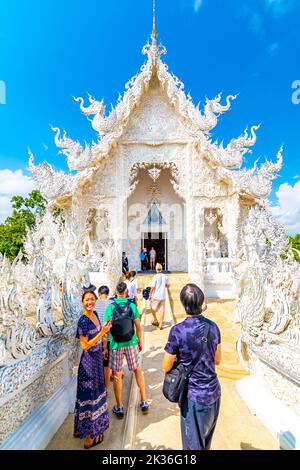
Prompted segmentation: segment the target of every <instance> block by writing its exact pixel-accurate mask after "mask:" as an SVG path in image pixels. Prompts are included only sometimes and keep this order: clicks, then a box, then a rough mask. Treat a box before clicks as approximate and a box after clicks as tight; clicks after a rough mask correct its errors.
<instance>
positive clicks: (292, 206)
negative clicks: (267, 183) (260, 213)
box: [270, 180, 300, 235]
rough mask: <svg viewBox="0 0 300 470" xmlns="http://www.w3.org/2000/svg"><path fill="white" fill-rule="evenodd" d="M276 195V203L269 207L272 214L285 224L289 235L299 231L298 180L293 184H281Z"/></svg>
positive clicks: (299, 183) (299, 199) (299, 190)
mask: <svg viewBox="0 0 300 470" xmlns="http://www.w3.org/2000/svg"><path fill="white" fill-rule="evenodd" d="M276 197H277V199H278V201H277V202H276V205H273V206H271V207H270V210H271V212H272V214H273V215H274V216H275V217H276V218H277V219H278V220H279V222H280V223H282V224H283V225H285V226H286V228H287V231H288V233H289V234H290V235H295V234H296V233H300V180H299V181H297V183H295V184H294V186H291V185H290V184H289V183H283V184H281V185H280V187H279V189H278V191H277V192H276Z"/></svg>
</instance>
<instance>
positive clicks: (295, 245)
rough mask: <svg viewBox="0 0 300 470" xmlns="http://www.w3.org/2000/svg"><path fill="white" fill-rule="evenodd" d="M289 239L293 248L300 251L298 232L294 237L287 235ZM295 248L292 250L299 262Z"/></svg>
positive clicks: (299, 256)
mask: <svg viewBox="0 0 300 470" xmlns="http://www.w3.org/2000/svg"><path fill="white" fill-rule="evenodd" d="M289 239H290V242H291V245H292V247H293V248H295V250H298V252H299V253H300V233H298V234H297V235H295V236H294V237H289ZM295 250H293V253H294V256H295V259H296V260H297V261H299V262H300V255H299V253H297V252H296V251H295Z"/></svg>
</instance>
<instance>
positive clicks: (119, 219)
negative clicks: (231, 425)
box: [30, 32, 282, 297]
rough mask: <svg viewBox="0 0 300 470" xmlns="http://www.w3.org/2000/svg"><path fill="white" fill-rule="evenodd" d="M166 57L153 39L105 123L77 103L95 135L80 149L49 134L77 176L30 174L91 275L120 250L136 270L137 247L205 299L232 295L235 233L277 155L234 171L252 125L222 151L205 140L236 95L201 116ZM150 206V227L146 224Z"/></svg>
mask: <svg viewBox="0 0 300 470" xmlns="http://www.w3.org/2000/svg"><path fill="white" fill-rule="evenodd" d="M165 53H166V50H165V48H164V47H163V46H162V45H160V46H158V45H157V41H156V34H155V32H154V34H153V35H152V42H151V44H147V45H146V46H145V47H144V48H143V54H144V55H146V57H147V61H146V63H145V64H144V65H143V66H142V68H141V70H140V72H139V73H138V74H137V75H136V76H135V77H134V78H132V79H131V80H130V81H129V82H128V83H127V84H126V87H125V88H126V91H125V93H124V95H123V96H120V98H119V100H118V104H117V106H116V107H115V108H113V109H112V110H111V112H110V113H109V115H108V116H106V114H105V106H104V104H103V101H96V100H95V99H94V98H92V97H91V96H89V105H88V106H84V100H83V98H75V100H76V101H79V102H80V109H81V112H82V113H83V114H84V115H85V116H86V117H87V118H88V119H89V120H90V122H91V125H92V127H93V128H94V129H95V131H96V137H97V141H96V142H93V143H92V144H91V145H89V146H88V145H86V146H85V148H82V146H81V144H80V143H79V141H74V140H71V139H70V138H69V137H67V135H66V132H64V133H63V135H61V131H60V130H59V129H57V128H54V131H55V132H56V135H55V142H56V145H57V146H58V148H59V149H60V153H62V154H64V155H66V157H67V162H68V166H69V169H70V171H71V172H75V174H69V175H66V174H63V173H61V172H59V173H57V172H54V171H53V169H52V168H51V166H48V165H46V164H44V165H41V166H37V167H35V166H34V164H33V158H31V162H30V169H31V171H32V173H33V174H34V175H35V177H36V179H37V181H38V183H39V186H40V188H41V191H42V193H43V195H44V196H45V197H46V198H47V199H48V200H49V202H50V204H51V205H52V206H55V207H60V208H62V209H63V210H64V214H65V217H66V219H67V222H68V224H69V226H70V229H71V230H72V232H73V233H74V234H75V237H76V240H77V244H78V249H79V250H81V251H82V253H83V254H85V255H86V256H89V258H90V261H91V263H92V266H93V268H92V267H91V270H94V269H95V270H96V271H97V270H100V271H101V270H102V271H105V270H106V271H107V273H109V276H110V277H111V282H112V283H114V282H116V280H117V278H118V276H119V274H120V272H121V255H122V251H125V252H126V254H127V256H128V259H129V265H130V268H131V269H135V270H137V271H138V270H139V269H140V268H141V264H140V260H139V253H140V251H141V249H142V248H143V247H146V248H147V250H148V252H149V251H150V249H151V247H152V246H154V248H155V249H156V253H157V261H159V262H161V263H162V264H163V266H164V268H165V269H166V270H169V271H185V272H188V273H189V276H190V278H191V279H193V280H194V281H196V282H198V283H199V284H200V285H202V286H203V287H204V289H205V291H206V293H207V294H208V295H212V296H221V297H232V296H233V278H232V263H234V262H235V259H236V258H237V257H238V251H239V246H238V234H239V225H240V223H241V221H242V220H243V219H244V216H245V214H246V213H247V210H248V209H249V207H251V206H254V205H255V204H257V203H258V202H259V204H261V205H263V204H264V201H265V198H266V197H267V196H268V195H269V193H270V191H271V181H272V179H273V178H275V177H276V175H277V172H278V171H279V170H280V168H281V163H282V156H281V150H280V152H279V153H278V157H277V162H276V163H274V164H271V163H269V162H266V163H265V164H263V165H262V166H261V167H260V168H256V167H254V168H252V169H251V170H241V166H242V164H243V157H244V155H245V154H246V153H247V152H251V150H250V148H251V147H252V146H253V145H254V144H255V141H256V134H255V132H256V131H257V129H258V127H259V126H253V127H252V128H251V130H250V131H248V130H245V132H244V133H243V135H241V136H240V137H238V138H236V139H232V140H231V141H230V142H229V144H228V145H227V146H226V147H225V148H224V146H223V144H218V143H216V142H212V140H211V137H210V132H211V131H212V129H213V128H214V127H215V126H216V125H217V122H218V117H219V116H220V115H221V114H224V113H225V112H227V111H228V110H229V109H230V106H231V102H232V101H233V100H234V99H235V98H236V97H235V96H229V97H228V98H227V99H226V103H225V104H222V103H221V95H218V96H217V97H216V98H215V99H212V100H208V99H207V100H206V104H205V106H204V111H201V110H200V109H199V106H196V107H195V106H194V105H193V103H192V100H191V97H190V96H186V94H185V93H184V86H183V84H182V83H181V82H180V81H179V79H178V78H177V77H175V76H174V75H172V74H171V73H169V72H168V67H167V66H166V64H165V63H164V62H163V61H162V60H161V56H162V55H163V54H165ZM153 205H155V210H156V212H157V220H151V218H149V213H151V208H152V209H153ZM152 212H153V211H152ZM154 218H155V217H154ZM158 219H160V222H159V223H158Z"/></svg>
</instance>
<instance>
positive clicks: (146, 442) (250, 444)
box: [48, 275, 278, 451]
mask: <svg viewBox="0 0 300 470" xmlns="http://www.w3.org/2000/svg"><path fill="white" fill-rule="evenodd" d="M170 277H171V282H172V283H173V284H174V286H176V282H177V279H176V275H171V276H170ZM178 280H179V278H178ZM181 280H182V279H181V278H180V281H181ZM140 283H141V285H149V278H148V277H147V276H143V277H140ZM177 290H178V289H177ZM174 292H175V295H174ZM171 294H172V296H173V301H172V306H174V308H175V307H177V306H178V303H177V300H176V298H175V297H176V296H177V292H176V288H174V291H173V293H172V292H171ZM233 311H234V303H233V302H230V301H221V302H220V301H213V300H210V301H209V302H208V310H207V311H206V313H205V314H206V316H208V317H209V318H211V319H213V320H214V321H216V322H217V324H218V325H219V327H220V330H221V334H222V352H223V354H222V363H221V365H220V367H218V375H219V379H220V382H221V387H222V401H221V411H220V417H219V421H218V424H217V428H216V432H215V435H214V439H213V449H215V450H221V449H222V450H254V449H265V450H267V449H278V444H277V442H276V441H275V440H274V439H273V437H272V436H271V435H270V433H269V432H268V431H267V430H266V428H265V427H264V426H263V425H262V424H261V422H260V421H259V420H258V418H256V416H253V415H252V414H251V413H250V412H249V410H248V408H247V407H246V405H245V404H244V402H243V401H242V399H241V398H240V396H239V394H238V393H237V391H236V388H235V382H236V380H238V379H240V378H242V377H243V376H245V375H246V373H245V372H244V371H243V369H242V367H241V365H240V364H239V360H238V357H237V354H236V352H235V342H236V338H237V335H238V333H239V326H238V325H236V324H234V322H233ZM180 317H181V318H180ZM182 319H183V318H182V315H180V316H179V318H177V321H182ZM173 321H174V319H173V315H172V312H171V309H170V308H168V309H167V315H166V324H165V328H164V329H163V330H158V329H156V328H155V327H153V326H152V325H151V315H150V313H149V311H147V310H146V311H145V313H144V315H143V317H142V323H143V330H144V351H143V370H144V373H145V379H146V384H147V393H148V397H149V401H150V405H151V408H150V411H149V414H148V415H142V414H141V413H140V411H139V409H138V402H139V396H138V392H137V388H136V386H135V384H134V382H133V386H132V387H131V377H132V376H131V374H129V372H128V370H127V368H126V370H125V377H124V404H125V406H126V409H127V415H126V419H124V420H123V421H119V420H117V418H116V417H115V416H112V414H111V413H110V420H111V425H110V428H109V431H108V432H107V433H106V434H105V439H104V442H103V444H102V445H101V446H97V447H95V448H93V449H92V450H93V451H98V450H99V451H101V450H104V449H105V450H112V449H161V450H163V449H173V450H177V449H178V450H179V449H181V438H180V417H179V409H178V407H177V405H175V404H172V403H170V402H168V401H167V400H166V399H165V398H164V397H163V395H162V392H161V387H162V382H163V372H162V370H161V361H162V356H163V348H164V346H165V344H166V341H167V338H168V334H169V331H170V327H171V325H172V323H173ZM108 402H109V409H110V410H111V408H112V406H113V404H114V398H113V389H112V387H111V388H110V390H109V394H108ZM72 431H73V416H72V415H70V416H69V417H68V418H67V419H66V421H65V423H64V424H63V425H62V427H61V428H60V429H59V431H58V432H57V434H56V435H55V437H54V438H53V440H52V441H51V443H50V444H49V446H48V449H82V442H80V441H79V439H74V438H73V437H72Z"/></svg>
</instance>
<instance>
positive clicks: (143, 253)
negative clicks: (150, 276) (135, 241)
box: [140, 248, 147, 271]
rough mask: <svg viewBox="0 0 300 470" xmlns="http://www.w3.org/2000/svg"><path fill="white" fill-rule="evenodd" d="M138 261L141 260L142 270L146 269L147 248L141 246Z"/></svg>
mask: <svg viewBox="0 0 300 470" xmlns="http://www.w3.org/2000/svg"><path fill="white" fill-rule="evenodd" d="M140 261H141V268H142V271H146V269H147V248H142V250H141V252H140Z"/></svg>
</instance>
